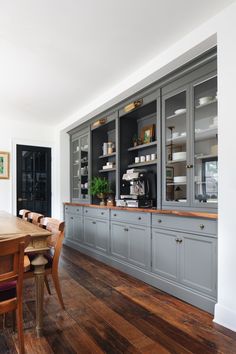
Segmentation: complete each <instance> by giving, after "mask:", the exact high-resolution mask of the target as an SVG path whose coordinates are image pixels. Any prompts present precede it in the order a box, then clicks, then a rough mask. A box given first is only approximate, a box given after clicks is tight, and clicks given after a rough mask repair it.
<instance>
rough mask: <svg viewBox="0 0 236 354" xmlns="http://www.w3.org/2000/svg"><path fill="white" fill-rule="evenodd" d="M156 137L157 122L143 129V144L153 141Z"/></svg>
mask: <svg viewBox="0 0 236 354" xmlns="http://www.w3.org/2000/svg"><path fill="white" fill-rule="evenodd" d="M154 138H155V124H151V125H146V126H145V127H143V128H142V129H141V139H142V143H143V144H147V143H151V142H152V141H154Z"/></svg>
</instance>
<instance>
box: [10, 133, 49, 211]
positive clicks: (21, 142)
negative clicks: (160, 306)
mask: <svg viewBox="0 0 236 354" xmlns="http://www.w3.org/2000/svg"><path fill="white" fill-rule="evenodd" d="M16 145H29V146H38V147H46V148H50V149H51V214H52V215H53V214H54V210H55V206H54V195H55V186H54V183H53V181H54V176H55V160H56V159H55V158H54V155H55V149H54V145H53V144H51V143H49V142H42V141H37V140H27V139H12V156H11V171H12V179H11V212H12V214H13V215H16V207H17V201H16V198H17V161H16V159H17V151H16Z"/></svg>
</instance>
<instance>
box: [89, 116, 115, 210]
mask: <svg viewBox="0 0 236 354" xmlns="http://www.w3.org/2000/svg"><path fill="white" fill-rule="evenodd" d="M107 142H112V143H114V146H115V149H116V120H115V119H113V120H111V121H109V122H108V123H106V124H104V125H101V126H99V127H98V128H96V129H94V130H92V144H91V146H92V154H91V155H92V177H95V176H96V177H97V176H100V177H104V178H108V180H109V184H110V187H111V190H112V191H113V192H114V193H115V192H116V151H113V152H112V153H111V154H106V155H104V154H103V143H107ZM108 161H109V162H113V167H112V168H109V169H103V168H102V167H103V166H104V165H106V163H107V162H108ZM99 202H100V200H99V199H98V198H97V197H92V203H93V204H99Z"/></svg>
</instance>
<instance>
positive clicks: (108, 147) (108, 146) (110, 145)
mask: <svg viewBox="0 0 236 354" xmlns="http://www.w3.org/2000/svg"><path fill="white" fill-rule="evenodd" d="M107 153H108V155H110V154H112V153H113V143H112V142H110V141H108V143H107Z"/></svg>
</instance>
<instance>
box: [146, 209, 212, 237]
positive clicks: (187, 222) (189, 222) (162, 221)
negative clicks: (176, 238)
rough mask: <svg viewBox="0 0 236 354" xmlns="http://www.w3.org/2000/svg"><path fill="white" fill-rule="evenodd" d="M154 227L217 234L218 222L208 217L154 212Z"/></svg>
mask: <svg viewBox="0 0 236 354" xmlns="http://www.w3.org/2000/svg"><path fill="white" fill-rule="evenodd" d="M152 227H158V228H164V229H173V230H180V231H187V232H192V233H197V234H204V235H205V234H206V235H217V222H216V221H215V220H208V219H199V218H186V217H181V216H172V215H161V214H153V215H152Z"/></svg>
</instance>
